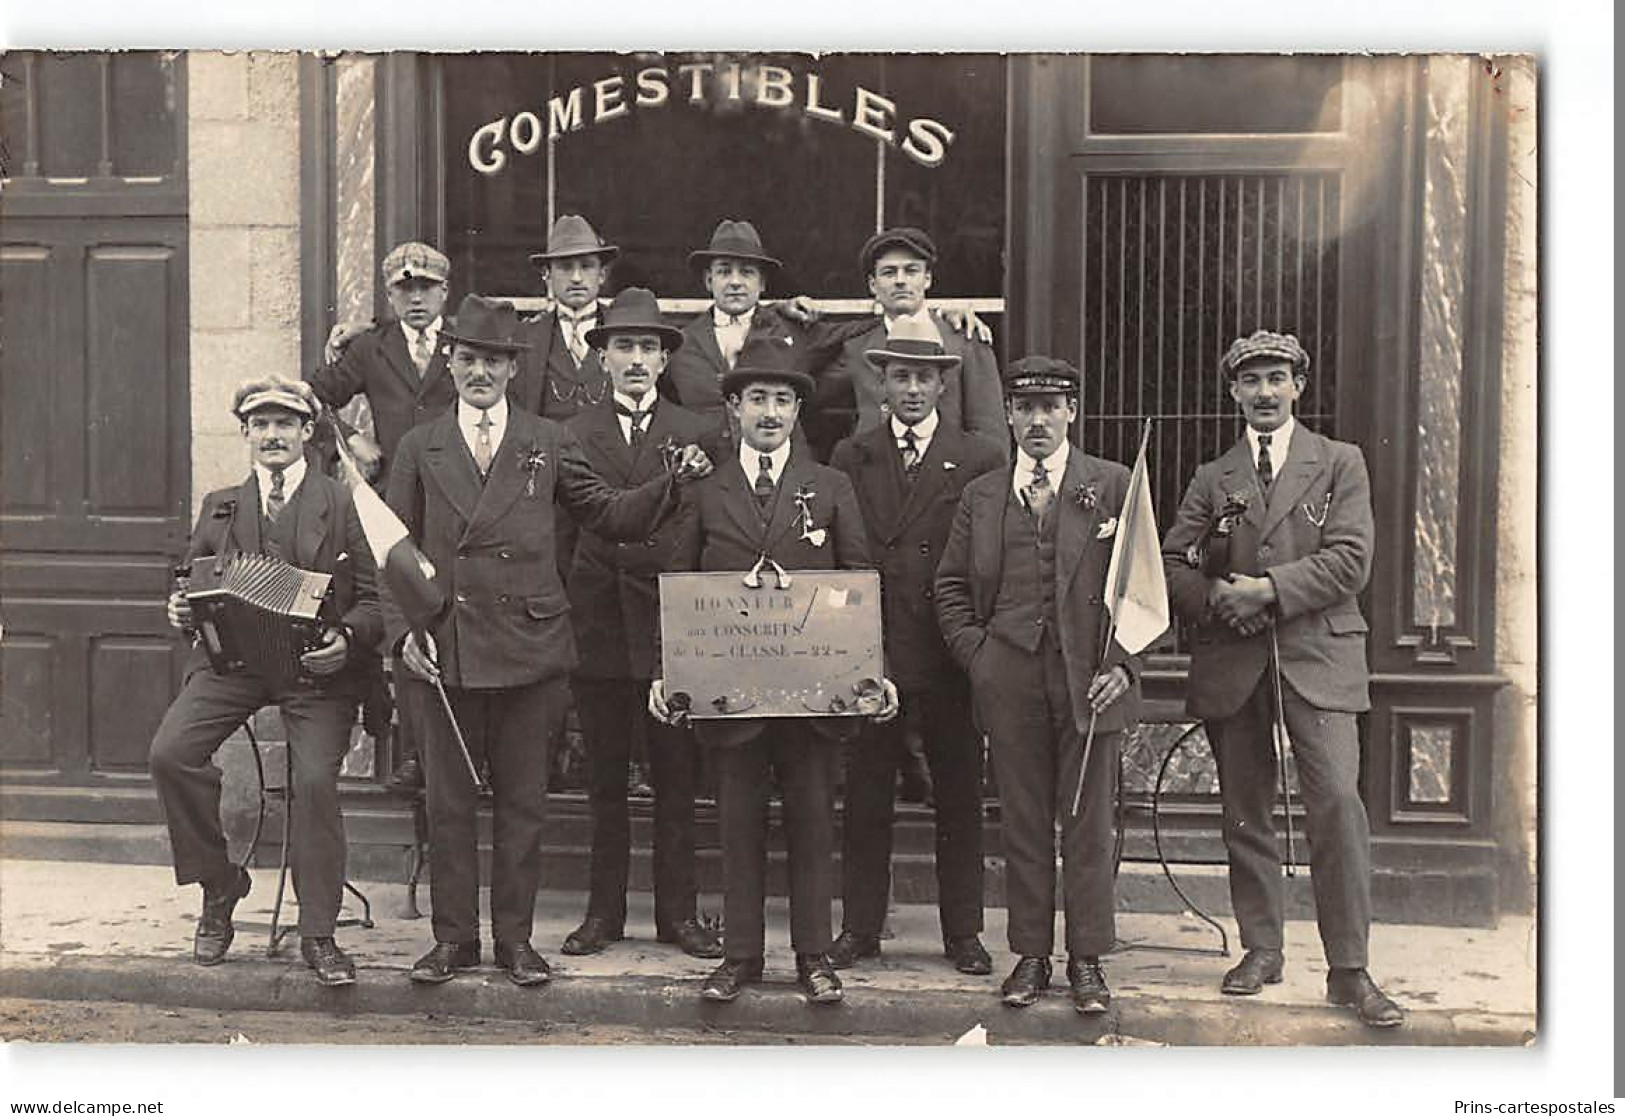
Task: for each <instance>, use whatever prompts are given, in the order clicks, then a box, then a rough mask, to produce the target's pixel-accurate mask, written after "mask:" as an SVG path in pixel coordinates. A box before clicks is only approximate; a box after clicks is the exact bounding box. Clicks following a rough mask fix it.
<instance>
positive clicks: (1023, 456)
mask: <svg viewBox="0 0 1625 1116" xmlns="http://www.w3.org/2000/svg"><path fill="white" fill-rule="evenodd" d="M1071 449H1072V445H1071V443H1070V442H1062V443H1061V448H1060V449H1057V450H1056V451H1055V452H1054V453H1052V454H1050V455H1049V456H1048V457H1046V458H1044V474H1045V476H1046V478H1047V479H1048V480H1049V487H1050V491H1051V492H1054V493H1056V494H1057V495H1059V493H1060V491H1061V478H1062V477H1064V476H1065V475H1066V458H1067V454H1068V453H1069V452H1071ZM1036 464H1037V460H1036V459H1035V458H1032V457H1029V456H1027V451H1026V450H1024V449H1019V448H1018V449H1017V450H1016V468H1015V472H1014V474H1013V475H1012V477H1011V482H1010V483H1011V485H1012V490H1013V491H1014V492H1015V494H1016V498H1017V499H1019V500H1025V499H1026V495H1025V494H1024V493H1023V492H1022V489H1024V488H1026V487H1027V486H1028V485H1029V484H1031V483H1033V466H1034V465H1036Z"/></svg>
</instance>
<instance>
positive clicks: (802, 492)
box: [794, 484, 829, 546]
mask: <svg viewBox="0 0 1625 1116" xmlns="http://www.w3.org/2000/svg"><path fill="white" fill-rule="evenodd" d="M817 496H818V493H817V492H816V491H814V489H813V486H812V485H810V484H804V485H802V486H801V487H800V488H798V489H796V494H795V497H794V499H795V502H796V511H798V512H799V513H800V515H801V537H802V538H803V539H805V540H806V541H808V542H810V543H812V544H813V545H814V546H823V545H824V542H825V540H826V539H828V538H829V529H828V528H826V527H814V526H813V513H812V502H813V500H814V499H815V498H817Z"/></svg>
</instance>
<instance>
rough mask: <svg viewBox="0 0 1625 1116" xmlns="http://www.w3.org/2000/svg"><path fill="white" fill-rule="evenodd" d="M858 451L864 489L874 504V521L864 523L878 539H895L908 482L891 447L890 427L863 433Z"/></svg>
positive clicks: (900, 526)
mask: <svg viewBox="0 0 1625 1116" xmlns="http://www.w3.org/2000/svg"><path fill="white" fill-rule="evenodd" d="M857 450H858V452H859V453H860V454H862V455H863V482H862V483H863V488H864V490H865V491H866V492H867V493H868V495H869V499H870V501H871V503H872V504H873V506H874V513H873V514H874V522H873V523H868V524H866V526H868V528H869V529H870V530H871V531H873V532H874V535H875V537H876V538H878V539H879V540H880V541H881V542H883V543H890V542H894V541H896V539H897V536H898V535H899V534H901V533H902V530H903V523H902V518H903V503H904V500H905V499H906V497H907V494H906V492H905V491H904V489H905V488H907V486H908V481H907V480H906V479H905V478H904V476H903V462H902V459H901V458H900V457H899V456H898V454H897V452H896V450H895V449H894V448H893V447H892V442H891V429H890V427H889V426H887V425H882V426H880V427H879V428H878V429H875V430H871V431H870V432H869V433H867V434H864V435H862V436H861V437H860V438H859V440H858V443H857Z"/></svg>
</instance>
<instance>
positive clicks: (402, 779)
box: [306, 241, 457, 790]
mask: <svg viewBox="0 0 1625 1116" xmlns="http://www.w3.org/2000/svg"><path fill="white" fill-rule="evenodd" d="M383 274H384V288H385V290H386V292H387V293H388V297H389V308H390V310H391V311H392V312H393V314H394V316H393V317H392V318H387V319H385V320H384V321H383V322H380V323H377V324H375V325H372V326H369V327H365V328H360V327H357V326H355V325H353V324H349V323H343V322H341V323H339V324H338V325H335V326H334V327H333V330H332V332H331V333H330V334H329V335H328V341H327V353H326V362H325V363H324V364H323V365H322V366H321V367H320V368H318V369H316V370H314V371H313V372H311V373H310V374H309V375H308V376H307V377H306V380H307V382H308V383H309V384H310V386H311V388H312V389H314V390H315V392H316V397H317V398H318V399H320V400H321V401H322V402H323V403H324V404H325V405H326V406H327V408H328V412H329V414H331V415H332V417H333V419H334V422H335V424H336V425H337V427H338V432H339V435H340V436H342V437H344V438H345V439H346V442H347V444H348V445H349V447H350V450H351V452H352V454H354V456H355V458H356V460H357V462H358V463H360V464H361V466H362V468H364V469H370V470H371V473H370V475H371V479H372V484H373V487H374V488H376V489H378V490H379V491H380V492H382V491H385V488H386V485H387V483H388V481H389V466H390V463H391V462H392V461H393V460H394V458H395V449H396V447H397V446H399V445H400V441H401V436H402V435H404V434H405V433H406V432H407V431H408V430H410V429H412V427H414V426H417V425H419V424H420V423H423V422H426V421H428V420H429V419H431V418H438V417H439V416H440V415H442V414H444V413H445V411H446V409H447V408H448V407H450V406H451V405H452V403H453V402H454V401H455V400H456V398H457V389H456V388H455V387H454V386H453V385H452V382H451V374H450V372H448V371H447V367H446V358H447V356H448V355H449V354H450V346H449V344H447V343H446V342H444V341H442V340H441V336H440V333H441V330H442V329H443V328H444V327H445V326H446V324H447V323H446V321H445V318H444V317H443V312H444V310H445V308H446V292H447V279H448V277H449V276H450V274H451V261H450V260H448V259H446V257H445V256H444V255H443V254H442V253H440V252H439V251H437V250H436V249H434V248H432V247H430V246H429V245H427V244H421V243H419V242H417V241H407V242H406V243H404V244H399V245H396V246H395V248H393V249H391V251H390V253H389V255H387V256H385V257H384V264H383ZM357 395H364V396H366V399H367V406H368V407H369V408H370V409H371V412H372V426H373V433H374V434H375V435H376V441H374V440H373V439H369V438H368V437H367V435H366V434H365V433H364V432H362V431H359V430H357V429H356V428H354V427H353V426H351V425H350V424H348V423H346V422H344V421H343V420H342V419H340V418H339V417H338V414H337V412H338V408H340V407H343V406H345V405H346V404H348V403H349V402H350V401H351V400H352V399H354V398H355V397H356V396H357ZM397 689H399V687H397ZM429 715H431V711H429V710H419V709H414V708H413V707H412V705H411V701H410V698H407V700H406V701H404V702H403V703H402V704H401V706H400V720H399V731H398V732H397V734H396V737H395V745H396V748H395V751H396V755H395V760H396V768H395V772H394V774H393V776H392V778H391V780H390V781H391V783H392V785H394V786H395V787H397V788H401V789H407V790H416V789H417V788H420V787H422V786H423V769H422V767H421V765H420V761H419V758H418V753H419V740H418V737H419V735H420V731H419V729H418V725H419V724H420V723H421V722H422V721H423V719H424V718H425V717H427V716H429ZM390 716H391V709H390V695H389V691H388V690H387V689H386V688H385V686H384V680H383V675H382V673H381V672H380V673H379V675H378V677H377V678H376V679H375V680H374V682H373V686H372V689H371V692H369V694H368V696H367V700H366V702H365V704H364V706H363V721H364V722H365V723H366V724H367V725H368V731H369V732H371V733H372V734H373V735H374V736H379V735H381V734H382V733H383V732H385V731H387V726H388V725H389V723H390Z"/></svg>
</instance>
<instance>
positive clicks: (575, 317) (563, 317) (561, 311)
mask: <svg viewBox="0 0 1625 1116" xmlns="http://www.w3.org/2000/svg"><path fill="white" fill-rule="evenodd" d="M553 313H554V315H555V316H556V317H557V318H558V319H559V321H561V322H574V323H575V324H577V325H580V324H581V323H582V322H590V321H595V320H596V319H597V317H598V300H597V299H594V300H593V301H592V303H591V304H590V305H588V306H584V307H582V308H581V310H579V311H574V310H571V309H570V308H569V307H568V306H566V305H564V303H562V302H561V303H559V304H558V307H557V308H556V309H555V310H554V311H553Z"/></svg>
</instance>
